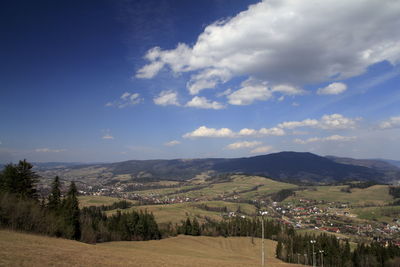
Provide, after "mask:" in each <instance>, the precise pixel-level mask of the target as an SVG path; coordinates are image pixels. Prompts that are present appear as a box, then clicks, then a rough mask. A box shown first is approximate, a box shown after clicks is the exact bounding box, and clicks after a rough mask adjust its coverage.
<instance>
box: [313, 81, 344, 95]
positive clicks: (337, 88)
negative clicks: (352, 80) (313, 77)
mask: <svg viewBox="0 0 400 267" xmlns="http://www.w3.org/2000/svg"><path fill="white" fill-rule="evenodd" d="M346 90H347V85H346V84H344V83H331V84H330V85H328V86H326V87H324V88H319V89H318V90H317V94H319V95H338V94H341V93H343V92H344V91H346Z"/></svg>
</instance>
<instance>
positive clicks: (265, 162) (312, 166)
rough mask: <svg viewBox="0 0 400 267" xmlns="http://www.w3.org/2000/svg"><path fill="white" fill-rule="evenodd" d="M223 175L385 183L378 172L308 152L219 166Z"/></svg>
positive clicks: (274, 155)
mask: <svg viewBox="0 0 400 267" xmlns="http://www.w3.org/2000/svg"><path fill="white" fill-rule="evenodd" d="M215 169H216V170H217V171H220V172H243V173H250V174H259V175H260V174H261V175H266V176H269V177H272V178H274V179H279V180H283V181H292V182H293V181H305V182H306V181H315V182H319V181H343V180H378V181H382V180H385V178H386V177H385V174H384V173H383V172H381V171H379V170H377V169H373V168H368V167H363V166H355V165H350V164H343V163H338V162H335V161H333V160H331V159H329V158H325V157H321V156H318V155H315V154H312V153H308V152H304V153H300V152H279V153H273V154H269V155H263V156H256V157H251V158H239V159H232V160H230V161H227V162H223V163H219V164H216V166H215Z"/></svg>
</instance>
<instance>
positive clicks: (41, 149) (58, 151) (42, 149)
mask: <svg viewBox="0 0 400 267" xmlns="http://www.w3.org/2000/svg"><path fill="white" fill-rule="evenodd" d="M64 151H67V150H66V149H50V148H37V149H35V152H38V153H60V152H64Z"/></svg>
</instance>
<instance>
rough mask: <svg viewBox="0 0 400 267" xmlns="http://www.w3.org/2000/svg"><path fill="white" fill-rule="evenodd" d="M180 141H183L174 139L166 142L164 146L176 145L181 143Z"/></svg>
mask: <svg viewBox="0 0 400 267" xmlns="http://www.w3.org/2000/svg"><path fill="white" fill-rule="evenodd" d="M180 143H181V142H179V141H178V140H172V141H169V142H166V143H165V144H164V146H176V145H179V144H180Z"/></svg>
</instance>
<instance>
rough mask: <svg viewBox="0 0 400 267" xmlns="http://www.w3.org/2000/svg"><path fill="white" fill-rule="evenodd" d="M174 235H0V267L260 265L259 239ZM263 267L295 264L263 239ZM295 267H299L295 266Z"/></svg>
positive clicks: (4, 232)
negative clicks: (97, 240)
mask: <svg viewBox="0 0 400 267" xmlns="http://www.w3.org/2000/svg"><path fill="white" fill-rule="evenodd" d="M254 241H255V243H254V244H252V242H251V239H250V238H245V237H233V238H223V237H217V238H214V237H192V236H178V237H174V238H168V239H163V240H157V241H146V242H110V243H102V244H97V245H88V244H84V243H80V242H76V241H71V240H65V239H57V238H50V237H43V236H36V235H31V234H22V233H16V232H11V231H5V230H1V231H0V266H165V267H168V266H208V267H212V266H222V267H223V266H260V243H261V242H260V239H255V240H254ZM265 243H266V250H267V253H266V256H267V257H266V263H267V266H271V267H272V266H282V267H283V266H297V265H293V264H287V263H283V262H281V261H279V260H278V259H276V258H275V257H274V252H275V245H276V243H275V242H273V241H270V240H266V242H265ZM298 266H300V265H298Z"/></svg>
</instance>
